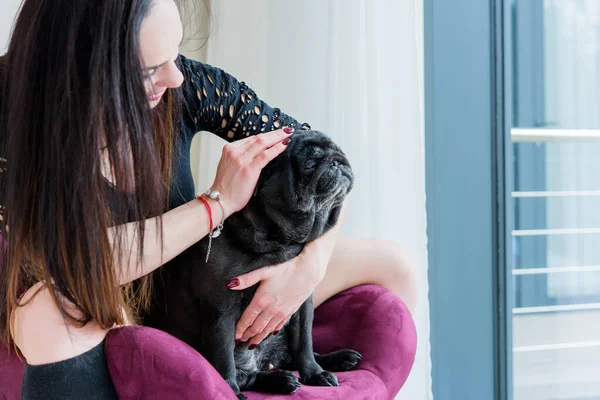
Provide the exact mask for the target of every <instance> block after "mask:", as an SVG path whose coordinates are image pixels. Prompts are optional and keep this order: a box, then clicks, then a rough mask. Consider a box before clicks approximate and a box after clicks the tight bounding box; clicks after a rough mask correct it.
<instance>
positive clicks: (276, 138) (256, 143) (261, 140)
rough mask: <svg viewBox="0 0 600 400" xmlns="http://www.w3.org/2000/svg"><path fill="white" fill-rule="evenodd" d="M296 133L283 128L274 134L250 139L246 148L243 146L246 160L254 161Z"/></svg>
mask: <svg viewBox="0 0 600 400" xmlns="http://www.w3.org/2000/svg"><path fill="white" fill-rule="evenodd" d="M292 133H294V130H293V129H292V128H283V129H280V130H277V131H273V132H267V133H261V134H259V135H255V136H253V137H250V138H248V139H251V140H250V141H249V143H248V144H246V146H243V150H244V155H243V156H244V158H245V159H246V160H248V161H252V160H254V159H255V158H256V157H257V156H259V155H260V154H261V153H262V152H264V151H265V150H267V149H270V148H271V147H273V146H275V145H276V144H277V143H280V142H282V141H284V140H286V139H289V138H290V135H291V134H292Z"/></svg>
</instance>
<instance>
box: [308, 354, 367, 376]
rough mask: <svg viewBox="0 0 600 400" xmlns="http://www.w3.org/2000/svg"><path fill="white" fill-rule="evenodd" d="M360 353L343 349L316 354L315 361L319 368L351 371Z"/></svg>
mask: <svg viewBox="0 0 600 400" xmlns="http://www.w3.org/2000/svg"><path fill="white" fill-rule="evenodd" d="M361 359H362V355H361V354H360V353H359V352H358V351H354V350H350V349H344V350H338V351H334V352H331V353H327V354H322V355H321V354H316V353H315V361H316V362H317V363H318V364H319V365H320V366H321V368H323V369H325V370H327V371H332V372H345V371H351V370H353V369H355V368H356V366H357V365H358V362H359V361H360V360H361Z"/></svg>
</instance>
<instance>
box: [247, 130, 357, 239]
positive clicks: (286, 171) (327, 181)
mask: <svg viewBox="0 0 600 400" xmlns="http://www.w3.org/2000/svg"><path fill="white" fill-rule="evenodd" d="M353 185H354V175H353V173H352V169H351V167H350V164H349V162H348V159H347V158H346V156H345V154H344V153H343V152H342V151H341V149H340V148H339V147H338V146H337V145H336V144H335V143H333V142H332V141H331V139H329V137H327V136H326V135H325V134H323V133H321V132H317V131H297V132H296V133H295V134H294V135H293V137H292V141H291V142H290V144H289V145H288V148H287V149H286V151H284V152H283V153H282V154H281V155H280V156H278V157H277V158H276V159H275V160H273V161H272V162H271V163H269V165H268V166H267V167H266V168H265V169H264V170H263V172H262V174H261V178H260V180H259V182H258V186H257V192H256V196H257V197H258V198H259V199H260V200H262V205H263V207H264V208H265V212H266V213H267V215H268V216H269V217H270V218H271V220H273V221H274V222H275V223H276V224H277V225H278V228H279V230H280V231H281V232H280V233H281V234H283V235H284V236H285V237H286V238H287V239H289V240H292V241H300V242H305V241H309V240H312V238H314V237H318V236H320V235H321V234H323V233H325V231H326V230H328V229H329V228H331V226H333V225H335V223H336V222H337V218H338V216H339V212H340V208H341V205H342V203H343V201H344V199H345V198H346V195H347V194H348V193H349V192H350V190H351V189H352V186H353Z"/></svg>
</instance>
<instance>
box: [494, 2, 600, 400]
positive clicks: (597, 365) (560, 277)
mask: <svg viewBox="0 0 600 400" xmlns="http://www.w3.org/2000/svg"><path fill="white" fill-rule="evenodd" d="M511 11H512V16H511V19H512V20H511V25H512V29H511V32H507V33H505V35H510V39H509V40H510V41H511V46H512V55H511V56H512V57H511V58H512V78H513V79H512V101H511V103H512V116H513V121H512V125H513V126H512V129H511V137H512V143H513V145H512V146H513V157H512V160H511V162H512V163H513V164H512V170H513V172H514V176H513V177H512V178H513V181H514V187H513V190H512V211H513V214H512V218H513V221H512V226H513V231H512V250H513V251H512V252H513V260H512V289H511V291H512V293H509V294H508V295H509V296H512V303H513V305H514V307H513V310H512V346H513V349H512V357H513V364H512V383H513V397H514V399H515V400H535V399H540V400H550V399H552V400H555V399H556V400H559V399H561V400H563V399H564V400H566V399H569V400H584V399H586V400H592V399H600V0H512V1H511Z"/></svg>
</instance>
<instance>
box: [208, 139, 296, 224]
mask: <svg viewBox="0 0 600 400" xmlns="http://www.w3.org/2000/svg"><path fill="white" fill-rule="evenodd" d="M293 132H294V130H293V129H292V128H283V129H280V130H277V131H273V132H267V133H261V134H259V135H254V136H250V137H248V138H246V139H242V140H238V141H235V142H233V143H229V144H227V145H225V147H223V155H222V156H221V160H220V161H219V166H218V167H217V176H216V177H215V181H214V183H213V185H212V187H211V188H212V189H213V190H218V191H219V192H220V193H221V198H222V199H223V202H224V203H225V205H226V207H227V210H226V211H227V215H225V216H224V218H227V217H228V216H229V215H231V214H233V213H234V212H237V211H239V210H241V209H242V208H243V207H244V206H245V205H246V204H247V203H248V201H250V198H251V197H252V194H253V193H254V189H255V188H256V183H257V182H258V178H259V176H260V171H261V170H262V169H263V168H264V167H265V166H266V165H267V164H268V163H269V162H270V161H271V160H273V159H274V158H275V157H277V156H278V155H279V154H281V153H283V151H284V150H285V149H286V147H287V145H288V143H289V140H290V135H291V134H292V133H293Z"/></svg>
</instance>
